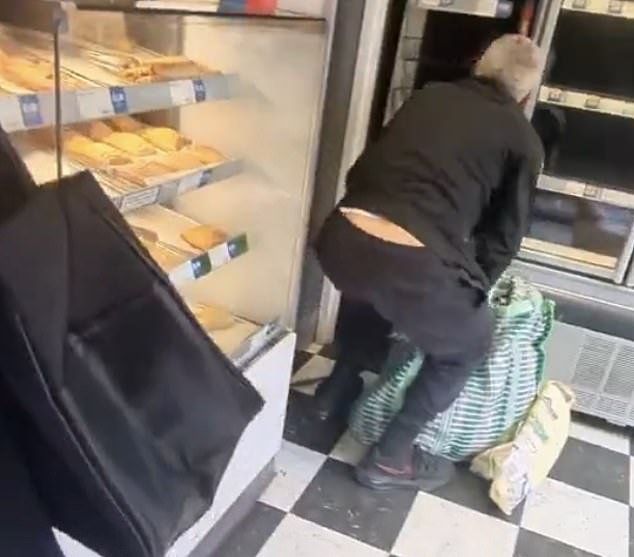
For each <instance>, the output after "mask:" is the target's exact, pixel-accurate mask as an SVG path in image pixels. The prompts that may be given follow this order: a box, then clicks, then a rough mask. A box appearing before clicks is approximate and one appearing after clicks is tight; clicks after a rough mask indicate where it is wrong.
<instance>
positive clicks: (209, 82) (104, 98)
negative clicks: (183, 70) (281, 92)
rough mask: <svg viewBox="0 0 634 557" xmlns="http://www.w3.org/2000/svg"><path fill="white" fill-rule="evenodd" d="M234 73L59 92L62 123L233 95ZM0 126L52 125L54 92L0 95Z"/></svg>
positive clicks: (11, 128) (11, 129)
mask: <svg viewBox="0 0 634 557" xmlns="http://www.w3.org/2000/svg"><path fill="white" fill-rule="evenodd" d="M237 86H238V76H237V75H235V74H220V73H219V74H213V75H206V76H201V77H199V78H197V79H182V80H176V81H166V82H161V83H143V84H139V85H126V86H122V87H89V88H86V89H77V90H73V91H63V92H62V93H61V103H62V124H76V123H79V122H85V121H87V120H99V119H102V118H109V117H111V116H115V115H118V114H138V113H141V112H151V111H155V110H165V109H169V108H175V107H179V106H186V105H189V104H195V103H203V102H207V101H215V100H223V99H228V98H231V97H234V96H235V95H236V89H237ZM0 125H2V127H3V129H4V130H5V131H6V132H15V131H20V130H28V129H36V128H43V127H50V126H54V125H55V93H53V92H46V93H32V94H25V95H0Z"/></svg>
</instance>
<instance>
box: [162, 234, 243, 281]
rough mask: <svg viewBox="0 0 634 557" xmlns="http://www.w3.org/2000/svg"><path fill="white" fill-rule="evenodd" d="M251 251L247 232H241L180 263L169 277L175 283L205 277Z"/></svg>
mask: <svg viewBox="0 0 634 557" xmlns="http://www.w3.org/2000/svg"><path fill="white" fill-rule="evenodd" d="M248 251H249V243H248V240H247V236H246V234H241V235H239V236H236V237H234V238H232V239H231V240H229V241H228V242H225V243H224V244H221V245H219V246H216V247H214V248H212V249H210V250H209V251H208V252H206V253H203V254H202V255H199V256H198V257H196V258H194V259H192V260H190V261H188V262H186V263H184V264H183V265H180V266H179V267H177V268H176V269H174V270H173V271H172V272H171V273H170V274H169V277H170V279H171V281H172V283H174V284H175V285H179V284H183V283H184V282H189V281H192V280H197V279H199V278H201V277H204V276H206V275H208V274H210V273H211V272H213V271H215V270H216V269H218V268H220V267H222V266H224V265H226V264H227V263H229V262H230V261H233V260H234V259H237V258H238V257H240V256H241V255H244V254H245V253H247V252H248Z"/></svg>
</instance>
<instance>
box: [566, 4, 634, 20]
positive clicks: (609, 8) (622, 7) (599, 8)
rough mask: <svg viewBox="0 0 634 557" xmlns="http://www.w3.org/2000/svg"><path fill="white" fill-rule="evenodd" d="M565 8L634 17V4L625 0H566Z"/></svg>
mask: <svg viewBox="0 0 634 557" xmlns="http://www.w3.org/2000/svg"><path fill="white" fill-rule="evenodd" d="M562 7H563V9H564V10H571V11H577V12H587V13H590V14H599V15H610V16H614V17H624V18H628V19H631V18H634V6H632V5H631V2H628V1H624V0H564V3H563V6H562Z"/></svg>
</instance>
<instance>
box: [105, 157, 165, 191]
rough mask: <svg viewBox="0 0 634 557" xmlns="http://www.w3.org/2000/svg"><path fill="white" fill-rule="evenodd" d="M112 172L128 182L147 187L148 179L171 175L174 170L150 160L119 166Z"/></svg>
mask: <svg viewBox="0 0 634 557" xmlns="http://www.w3.org/2000/svg"><path fill="white" fill-rule="evenodd" d="M112 172H113V174H114V175H115V176H118V177H120V178H123V179H124V180H127V181H128V182H132V183H133V184H138V185H140V186H144V185H146V180H147V179H151V178H157V177H158V176H164V175H165V174H169V173H171V172H172V169H171V168H168V167H166V166H165V165H162V164H160V163H158V162H155V161H153V160H148V161H142V162H135V163H133V164H128V165H125V166H119V167H117V168H113V169H112Z"/></svg>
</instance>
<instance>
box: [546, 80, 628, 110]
mask: <svg viewBox="0 0 634 557" xmlns="http://www.w3.org/2000/svg"><path fill="white" fill-rule="evenodd" d="M539 100H540V101H541V102H544V103H549V104H556V105H560V106H565V107H567V108H576V109H579V110H588V111H592V112H600V113H602V114H610V115H612V116H622V117H625V118H634V101H631V100H624V99H615V98H612V97H603V96H600V95H596V94H594V93H586V92H583V91H572V90H562V89H558V88H556V87H549V86H546V85H544V86H542V87H541V89H540V92H539Z"/></svg>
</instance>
